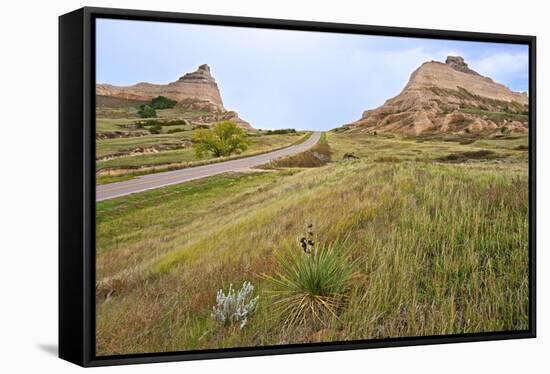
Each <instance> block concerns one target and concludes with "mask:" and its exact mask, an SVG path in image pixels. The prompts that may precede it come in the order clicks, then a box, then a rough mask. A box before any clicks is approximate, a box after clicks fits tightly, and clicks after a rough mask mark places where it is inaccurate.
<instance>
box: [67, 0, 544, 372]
mask: <svg viewBox="0 0 550 374" xmlns="http://www.w3.org/2000/svg"><path fill="white" fill-rule="evenodd" d="M59 27H60V28H59V31H60V32H59V50H60V54H59V77H60V78H59V88H60V90H59V92H60V96H59V126H60V129H59V130H60V132H59V139H60V145H59V157H60V161H59V168H60V188H59V213H60V221H59V265H60V266H59V354H60V357H61V358H64V359H66V360H69V361H71V362H74V363H76V364H79V365H82V366H99V365H113V364H129V363H145V362H158V361H174V360H190V359H206V358H222V357H237V356H250V355H266V354H281V353H297V352H315V351H330V350H342V349H358V348H375V347H391V346H404V345H418V344H434V343H451V342H466V341H482V340H496V339H512V338H531V337H535V148H534V147H535V119H536V116H535V113H536V112H535V109H536V108H535V81H536V79H535V67H536V65H535V37H533V36H521V35H502V34H486V33H473V32H458V31H441V30H420V29H406V28H396V27H380V26H364V25H350V24H333V23H318V22H305V21H290V20H271V19H255V18H242V17H226V16H213V15H197V14H179V13H164V12H150V11H136V10H120V9H104V8H83V9H80V10H77V11H74V12H72V13H69V14H66V15H63V16H61V17H60V19H59Z"/></svg>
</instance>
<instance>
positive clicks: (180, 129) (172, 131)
mask: <svg viewBox="0 0 550 374" xmlns="http://www.w3.org/2000/svg"><path fill="white" fill-rule="evenodd" d="M182 131H185V129H182V128H180V127H176V128H175V129H168V131H166V133H167V134H175V133H176V132H182Z"/></svg>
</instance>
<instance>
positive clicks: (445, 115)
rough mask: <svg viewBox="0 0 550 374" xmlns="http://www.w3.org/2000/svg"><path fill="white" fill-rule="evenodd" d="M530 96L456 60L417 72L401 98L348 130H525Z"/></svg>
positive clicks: (428, 64) (434, 63)
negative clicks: (512, 89) (515, 90)
mask: <svg viewBox="0 0 550 374" xmlns="http://www.w3.org/2000/svg"><path fill="white" fill-rule="evenodd" d="M527 113H528V96H527V94H525V93H518V92H513V91H511V90H510V89H508V88H507V87H506V86H504V85H502V84H499V83H496V82H494V81H493V80H492V79H491V78H488V77H484V76H482V75H480V74H479V73H477V72H475V71H474V70H472V69H470V68H469V67H468V65H467V64H466V63H465V62H464V59H463V58H462V57H459V56H449V57H448V58H447V60H446V62H445V63H441V62H437V61H430V62H425V63H424V64H422V65H421V66H420V67H419V68H418V69H416V70H415V71H414V72H413V73H412V74H411V77H410V79H409V82H408V83H407V85H406V86H405V88H404V89H403V91H401V93H400V94H399V95H398V96H396V97H394V98H391V99H389V100H387V101H386V102H385V103H384V105H382V106H381V107H379V108H376V109H373V110H367V111H365V112H364V113H363V115H362V117H361V119H359V120H358V121H356V122H354V123H351V124H348V125H346V126H347V127H349V128H351V129H354V130H356V131H362V132H365V131H366V132H373V131H382V132H383V131H390V132H401V133H405V134H410V135H418V134H421V133H425V132H451V133H463V132H468V133H472V132H473V133H478V132H494V131H503V130H502V128H505V130H511V131H528V121H527V117H528V116H527Z"/></svg>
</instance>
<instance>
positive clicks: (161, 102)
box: [151, 96, 177, 109]
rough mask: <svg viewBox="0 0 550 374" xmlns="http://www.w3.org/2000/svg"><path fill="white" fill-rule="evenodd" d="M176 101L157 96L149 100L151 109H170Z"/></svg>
mask: <svg viewBox="0 0 550 374" xmlns="http://www.w3.org/2000/svg"><path fill="white" fill-rule="evenodd" d="M176 103H177V101H175V100H172V99H169V98H167V97H165V96H157V97H155V98H153V100H151V106H152V107H153V109H170V108H173V107H174V106H176Z"/></svg>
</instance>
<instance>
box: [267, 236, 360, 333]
mask: <svg viewBox="0 0 550 374" xmlns="http://www.w3.org/2000/svg"><path fill="white" fill-rule="evenodd" d="M302 239H303V238H302ZM305 240H306V244H307V240H309V239H307V238H306V239H305ZM342 244H343V243H336V244H333V245H329V246H323V247H320V248H313V249H311V248H310V247H309V245H304V244H303V241H302V240H300V246H301V248H302V249H296V248H287V250H285V251H283V252H279V253H277V254H276V257H277V261H278V264H279V267H280V270H279V272H278V273H277V274H276V275H275V276H265V278H266V279H267V280H268V281H269V282H270V283H271V284H272V286H273V289H272V290H271V291H270V292H271V293H272V294H273V296H274V298H275V301H274V305H275V306H276V308H277V310H278V312H279V314H280V315H281V316H283V317H284V326H285V327H295V326H299V325H303V324H306V323H314V324H318V323H321V324H323V325H324V324H325V321H326V318H327V317H336V318H337V316H338V311H339V309H340V308H341V307H342V306H343V305H344V304H345V303H346V299H347V293H348V291H349V290H350V288H351V281H352V278H353V276H354V274H355V272H354V270H353V267H354V266H353V265H354V264H353V262H352V261H351V260H350V258H349V255H348V254H347V252H346V250H345V249H344V246H343V245H342ZM308 252H309V253H308Z"/></svg>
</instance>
